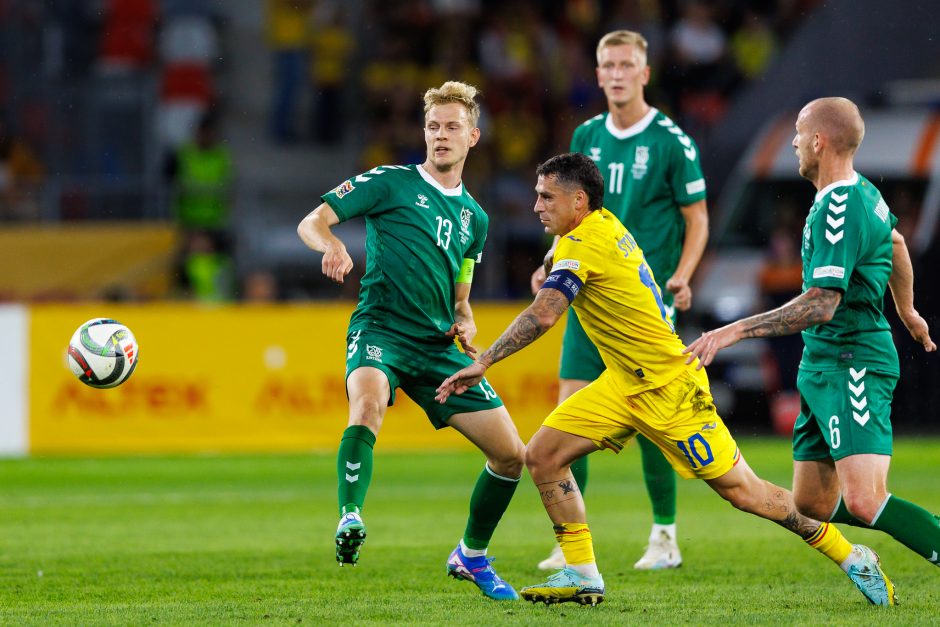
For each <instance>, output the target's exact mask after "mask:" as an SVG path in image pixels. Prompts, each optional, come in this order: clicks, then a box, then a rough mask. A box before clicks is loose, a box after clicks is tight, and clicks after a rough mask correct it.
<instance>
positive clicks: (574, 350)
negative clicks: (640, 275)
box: [558, 294, 676, 381]
mask: <svg viewBox="0 0 940 627" xmlns="http://www.w3.org/2000/svg"><path fill="white" fill-rule="evenodd" d="M669 296H670V298H671V297H672V294H669ZM670 302H671V301H670ZM670 311H671V313H670V317H671V318H672V324H673V326H675V324H676V313H675V309H670ZM606 369H607V366H605V365H604V360H603V359H601V354H600V353H599V352H598V350H597V347H596V346H594V343H593V342H591V340H590V339H589V338H588V336H587V333H585V332H584V327H582V326H581V321H580V320H578V314H576V313H575V311H574V309H573V308H571V307H569V308H568V320H567V321H566V322H565V335H564V337H563V338H562V340H561V365H560V367H559V368H558V378H559V379H579V380H581V381H593V380H594V379H596V378H597V377H599V376H601V373H602V372H604V370H606Z"/></svg>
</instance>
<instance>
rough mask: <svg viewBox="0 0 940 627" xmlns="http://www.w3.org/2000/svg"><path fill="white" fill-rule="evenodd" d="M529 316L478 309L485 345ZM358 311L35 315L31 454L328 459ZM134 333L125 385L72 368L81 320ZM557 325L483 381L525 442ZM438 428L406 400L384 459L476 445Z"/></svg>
mask: <svg viewBox="0 0 940 627" xmlns="http://www.w3.org/2000/svg"><path fill="white" fill-rule="evenodd" d="M524 307H525V304H524V303H512V304H492V305H491V304H476V305H475V306H474V314H475V318H476V321H477V325H478V327H479V335H478V339H477V341H476V342H475V345H477V346H478V347H480V348H484V347H486V346H488V345H489V343H490V342H492V341H493V340H494V339H495V338H496V336H497V335H498V334H499V333H500V332H501V331H502V330H503V329H504V328H505V327H506V325H508V324H509V322H511V321H512V319H513V318H514V317H515V316H516V314H518V313H519V312H520V311H521V310H522V309H523V308H524ZM351 312H352V304H342V305H333V304H326V305H314V304H310V305H260V306H249V305H244V306H242V305H239V306H236V305H232V306H223V307H206V306H198V305H191V304H147V305H115V304H110V303H108V304H95V305H74V306H73V305H69V306H63V305H48V306H34V307H32V308H31V310H30V346H31V349H30V353H29V354H30V358H29V359H30V364H29V447H30V452H31V453H33V454H72V453H76V454H81V453H138V452H143V453H158V452H197V451H200V452H201V451H245V452H254V451H303V450H311V449H333V448H335V447H336V446H337V443H338V441H339V437H340V434H341V433H342V430H343V429H344V428H345V426H346V422H347V404H346V394H345V386H344V381H343V374H344V358H345V350H346V345H345V333H346V325H347V322H348V319H349V315H350V313H351ZM95 317H110V318H114V319H117V320H119V321H121V322H122V323H124V324H126V325H127V326H129V327H130V328H131V330H132V331H133V332H134V334H135V336H136V337H137V340H138V342H139V344H140V353H139V354H140V362H139V365H138V367H137V370H136V371H135V372H134V375H133V377H132V378H131V379H130V380H128V381H127V383H125V384H123V385H121V386H119V387H116V388H112V389H107V390H97V389H92V388H89V387H86V386H84V385H83V384H81V383H80V382H79V381H78V380H77V379H76V378H75V377H74V376H73V375H72V373H71V372H70V371H69V370H68V367H67V365H66V360H65V349H66V346H67V343H68V340H69V338H70V337H71V335H72V333H73V332H74V331H75V329H76V328H77V327H78V326H79V325H80V324H81V323H83V322H85V321H86V320H89V319H91V318H95ZM561 326H562V325H561V324H558V325H556V328H554V329H552V331H551V332H549V333H548V334H547V335H546V336H545V337H543V338H541V339H539V340H538V341H537V342H536V343H535V344H533V345H532V346H531V347H529V348H528V349H526V350H524V351H522V352H521V353H518V354H517V355H514V356H512V357H509V358H508V359H506V360H505V361H503V362H501V363H500V364H498V365H497V366H496V367H494V368H493V369H492V370H491V371H490V373H489V374H488V375H487V378H488V379H489V381H490V383H492V385H493V387H494V388H495V389H496V391H497V392H498V393H499V394H500V396H501V397H502V399H503V401H504V402H505V403H506V406H507V408H508V409H509V411H510V414H511V415H512V416H513V419H514V420H515V422H516V424H517V425H518V427H519V432H520V435H521V436H522V438H523V439H524V440H528V438H529V437H530V436H531V435H532V433H534V432H535V430H536V429H537V428H538V425H539V424H540V423H541V421H542V419H543V418H544V417H545V416H546V415H547V414H548V412H549V411H550V410H551V409H552V408H553V407H554V405H555V399H556V397H557V382H556V376H557V369H558V352H559V347H560V344H561V334H562V329H561V328H560V327H561ZM470 447H472V445H470V444H469V443H468V442H467V441H466V440H464V438H463V437H462V436H460V435H459V434H458V433H456V432H455V431H453V430H451V429H443V430H441V431H435V430H434V428H433V427H431V425H430V423H429V422H428V421H427V419H426V418H425V416H424V413H423V412H422V411H421V410H420V409H419V408H418V407H417V406H416V405H415V404H414V403H412V402H411V401H410V400H409V399H408V398H407V397H406V396H405V395H404V394H401V393H399V394H398V395H397V399H396V403H395V405H394V406H393V407H391V408H390V409H389V410H388V413H387V414H386V418H385V422H384V425H383V427H382V432H381V433H380V435H379V441H378V445H377V448H378V449H380V450H381V449H392V448H397V449H415V448H470Z"/></svg>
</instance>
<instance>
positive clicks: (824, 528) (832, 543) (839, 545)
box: [556, 522, 852, 567]
mask: <svg viewBox="0 0 940 627" xmlns="http://www.w3.org/2000/svg"><path fill="white" fill-rule="evenodd" d="M556 535H557V533H556ZM806 544H808V545H810V546H811V547H813V548H814V549H816V550H817V551H819V552H820V553H822V554H823V555H825V556H826V557H828V558H829V559H831V560H832V561H833V562H835V563H836V564H838V565H839V566H840V567H841V566H842V562H844V561H845V560H846V558H848V556H849V553H851V552H852V543H851V542H849V541H848V540H846V539H845V536H843V535H842V532H841V531H839V530H838V529H836V528H835V527H833V526H832V525H830V524H829V523H827V522H824V523H822V524H821V525H819V529H817V530H816V533H814V534H813V535H811V536H810V537H808V538H806Z"/></svg>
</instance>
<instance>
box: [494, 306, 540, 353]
mask: <svg viewBox="0 0 940 627" xmlns="http://www.w3.org/2000/svg"><path fill="white" fill-rule="evenodd" d="M530 309H531V307H530ZM547 330H548V329H543V328H542V327H541V326H539V319H538V316H536V315H535V314H532V313H529V311H528V310H526V311H524V312H522V313H521V314H519V316H518V317H517V318H516V319H515V320H513V321H512V324H511V325H509V328H508V329H506V330H505V331H503V334H502V335H500V336H499V339H498V340H496V341H495V342H493V345H492V346H490V347H489V348H488V349H486V353H484V354H483V355H482V356H481V358H482V357H486V361H489V362H491V363H495V362H497V361H499V360H500V359H503V358H505V357H509V356H510V355H512V354H513V353H515V352H516V351H518V350H521V349H523V348H525V347H526V346H528V345H529V344H531V343H532V342H534V341H535V340H537V339H538V337H539V336H540V335H542V334H543V333H545V331H547Z"/></svg>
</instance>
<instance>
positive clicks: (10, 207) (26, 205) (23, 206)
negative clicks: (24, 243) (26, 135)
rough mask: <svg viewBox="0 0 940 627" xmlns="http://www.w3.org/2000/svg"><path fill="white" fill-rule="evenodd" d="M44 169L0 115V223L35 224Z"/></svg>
mask: <svg viewBox="0 0 940 627" xmlns="http://www.w3.org/2000/svg"><path fill="white" fill-rule="evenodd" d="M44 174H45V168H44V167H43V165H42V162H41V161H40V160H39V157H38V156H37V155H36V153H35V151H34V150H33V149H32V148H31V147H30V146H29V144H27V143H26V142H25V141H24V140H23V139H21V138H20V137H17V136H16V135H14V133H13V130H12V129H11V128H10V125H9V124H8V123H7V121H6V120H5V116H3V115H2V114H0V219H3V220H35V219H36V218H37V217H38V216H39V188H40V184H41V183H42V179H43V175H44Z"/></svg>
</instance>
